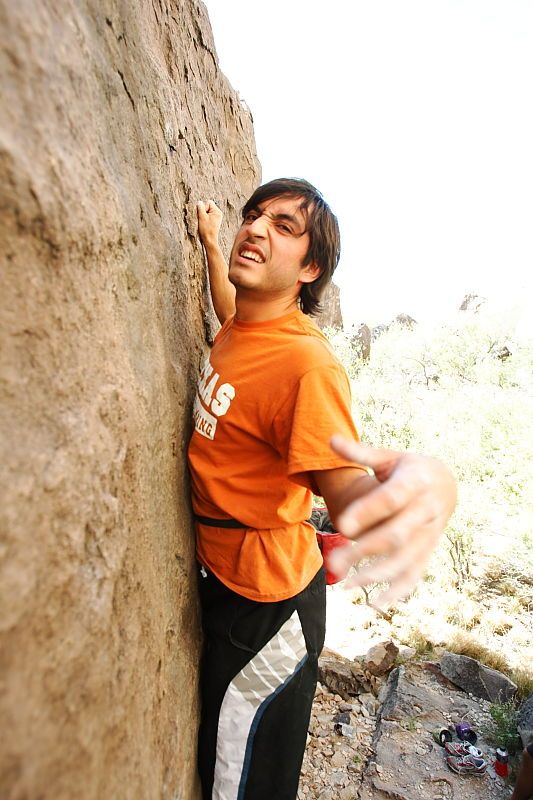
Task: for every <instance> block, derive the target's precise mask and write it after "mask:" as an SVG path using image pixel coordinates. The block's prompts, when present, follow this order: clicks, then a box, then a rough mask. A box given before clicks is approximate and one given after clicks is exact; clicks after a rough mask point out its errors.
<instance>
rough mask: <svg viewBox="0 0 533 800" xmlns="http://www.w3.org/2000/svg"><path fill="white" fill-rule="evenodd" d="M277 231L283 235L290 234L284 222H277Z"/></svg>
mask: <svg viewBox="0 0 533 800" xmlns="http://www.w3.org/2000/svg"><path fill="white" fill-rule="evenodd" d="M278 230H280V231H283V232H284V233H292V230H291V228H290V227H289V226H288V225H286V224H285V223H284V222H278Z"/></svg>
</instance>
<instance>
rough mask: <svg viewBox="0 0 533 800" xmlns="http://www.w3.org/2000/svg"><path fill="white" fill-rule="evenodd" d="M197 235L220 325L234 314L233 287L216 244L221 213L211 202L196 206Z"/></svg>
mask: <svg viewBox="0 0 533 800" xmlns="http://www.w3.org/2000/svg"><path fill="white" fill-rule="evenodd" d="M197 212H198V233H199V235H200V240H201V242H202V244H203V246H204V247H205V254H206V258H207V269H208V272H209V285H210V287H211V299H212V301H213V308H214V309H215V314H216V315H217V317H218V320H219V322H220V324H221V325H223V324H224V322H225V321H226V320H227V319H228V317H232V316H233V315H234V314H235V287H234V286H233V285H232V284H231V283H230V282H229V279H228V265H227V264H226V261H225V259H224V256H223V255H222V251H221V249H220V247H219V244H218V234H219V231H220V223H221V222H222V211H221V210H220V209H219V207H218V206H217V205H216V203H214V202H213V201H212V200H209V201H208V202H207V203H203V202H202V201H201V200H200V202H199V203H198V204H197Z"/></svg>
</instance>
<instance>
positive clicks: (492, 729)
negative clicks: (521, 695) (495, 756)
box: [483, 703, 522, 754]
mask: <svg viewBox="0 0 533 800" xmlns="http://www.w3.org/2000/svg"><path fill="white" fill-rule="evenodd" d="M490 716H491V717H492V724H491V725H489V726H488V727H487V728H486V729H485V730H484V731H483V733H484V735H485V737H486V739H487V741H488V742H489V743H490V744H492V745H494V747H505V748H506V749H507V750H508V751H509V753H511V754H514V753H516V752H517V751H518V750H520V749H521V746H522V743H521V741H520V737H519V735H518V731H517V727H516V726H517V720H518V710H517V708H516V706H515V704H514V703H500V704H495V705H492V706H491V707H490Z"/></svg>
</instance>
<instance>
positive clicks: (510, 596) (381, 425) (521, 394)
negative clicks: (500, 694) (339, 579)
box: [332, 313, 533, 672]
mask: <svg viewBox="0 0 533 800" xmlns="http://www.w3.org/2000/svg"><path fill="white" fill-rule="evenodd" d="M332 341H333V345H334V347H335V348H336V350H337V353H338V354H339V357H340V358H341V360H343V362H344V364H345V366H346V367H347V369H348V371H349V373H350V375H351V378H352V393H353V398H354V418H355V420H356V424H357V426H358V429H359V431H360V433H361V436H362V438H363V440H364V441H367V442H368V443H369V444H371V445H373V446H376V447H385V448H391V449H395V450H412V451H419V452H423V453H426V454H428V455H434V456H436V457H437V458H440V459H442V460H443V461H444V462H445V463H447V464H448V465H449V466H450V467H451V469H452V471H453V472H454V473H455V475H456V477H457V479H458V483H459V503H458V507H457V509H456V511H455V513H454V515H453V517H452V519H451V520H450V523H449V524H448V527H447V530H446V534H445V536H443V537H442V539H441V543H440V545H439V548H438V550H437V552H436V553H435V555H434V557H433V559H432V562H431V563H430V565H429V569H428V577H429V579H431V580H432V584H431V587H429V590H428V591H425V588H424V586H425V584H424V583H421V584H419V587H418V590H417V592H416V593H415V594H414V595H413V596H412V597H410V598H409V599H408V600H407V601H406V603H404V604H402V605H401V606H400V607H399V613H398V614H397V615H395V617H394V623H395V624H397V625H398V628H399V629H400V628H401V629H402V631H403V633H404V634H405V635H404V639H403V640H404V641H406V642H407V643H411V642H409V641H408V640H409V637H410V636H412V637H414V639H416V637H417V633H416V631H418V634H419V635H420V637H421V639H425V640H426V641H427V642H428V643H429V644H430V645H434V644H441V643H443V644H445V646H448V647H449V646H450V645H449V642H448V640H452V639H453V637H454V636H455V637H457V636H460V635H462V634H469V635H470V638H471V639H473V641H474V642H477V645H475V646H474V644H472V642H471V643H470V647H471V648H473V650H472V649H471V651H470V652H469V653H468V654H472V655H473V657H478V656H479V657H480V660H484V661H485V663H489V665H494V666H496V661H497V657H498V656H502V657H503V659H504V660H503V661H498V666H496V668H501V667H506V669H507V672H509V669H510V668H511V667H512V668H513V669H514V668H520V667H521V666H522V665H523V666H524V668H525V669H527V663H528V656H527V648H528V637H529V640H531V633H530V628H528V624H529V626H530V624H531V623H530V622H529V623H528V619H529V621H530V620H531V614H532V613H533V561H532V558H531V552H532V551H533V534H532V532H531V518H532V516H533V502H532V498H531V496H530V493H529V492H528V490H527V482H528V479H529V475H531V473H532V467H533V452H532V449H531V446H530V443H531V441H533V409H532V406H531V401H530V395H531V389H532V388H533V387H532V384H533V381H532V372H533V371H532V370H531V365H532V362H533V348H532V346H531V343H530V342H528V341H526V340H524V339H519V338H518V337H516V336H515V333H514V330H513V324H512V321H510V320H508V319H505V318H504V317H501V318H495V317H490V316H489V315H483V314H482V313H481V314H477V315H470V314H459V315H458V317H457V320H456V321H455V322H454V323H453V324H449V325H446V326H441V327H435V326H433V327H431V326H423V325H419V326H416V327H415V328H414V329H413V330H409V329H406V328H402V327H399V326H397V325H393V326H392V327H391V328H390V329H389V330H388V331H387V332H386V333H384V334H382V335H381V336H380V337H379V338H378V339H377V340H376V341H374V342H373V343H372V350H371V356H370V360H369V361H368V362H363V361H362V360H361V359H357V356H356V353H355V351H354V349H353V346H352V344H351V343H350V341H349V337H346V336H344V335H343V334H342V333H337V334H335V336H333V339H332ZM503 345H506V346H507V347H508V349H509V351H510V352H511V355H510V356H509V357H503V358H502V357H499V354H500V355H501V354H502V346H503ZM426 585H427V584H426ZM454 592H455V593H456V594H454ZM465 598H466V599H468V600H472V601H473V602H475V603H479V612H475V611H473V610H472V607H469V610H467V608H466V607H465V609H464V611H462V610H461V608H460V603H461V600H464V599H465ZM498 607H499V610H500V613H497V611H498ZM511 618H512V619H511ZM528 630H529V633H528ZM409 631H411V633H409ZM495 634H496V635H495ZM421 645H422V642H420V644H419V646H421ZM520 652H521V653H523V655H522V656H520ZM491 653H493V654H494V657H491V655H490V654H491ZM476 654H477V655H476ZM521 659H522V662H521ZM530 660H531V656H529V661H530ZM504 662H505V663H504ZM502 671H504V670H502Z"/></svg>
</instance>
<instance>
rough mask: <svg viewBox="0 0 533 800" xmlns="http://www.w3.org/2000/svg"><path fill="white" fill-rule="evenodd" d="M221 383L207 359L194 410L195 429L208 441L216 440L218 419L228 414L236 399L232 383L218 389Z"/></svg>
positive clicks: (201, 373) (201, 374) (222, 385)
mask: <svg viewBox="0 0 533 800" xmlns="http://www.w3.org/2000/svg"><path fill="white" fill-rule="evenodd" d="M219 381H220V375H219V374H218V372H215V371H214V370H213V367H212V366H211V362H210V361H209V358H207V359H206V360H205V363H204V366H203V367H202V371H201V372H200V381H199V383H198V394H197V395H196V400H195V401H194V409H193V417H194V427H195V429H196V430H197V431H198V433H200V434H201V435H202V436H205V438H206V439H214V438H215V433H216V429H217V417H222V416H224V414H226V413H227V411H228V409H229V407H230V405H231V401H232V400H233V398H234V397H235V389H234V387H233V386H232V385H231V383H222V384H221V385H220V386H218V388H217V384H218V382H219ZM207 409H209V411H208V410H207Z"/></svg>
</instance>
